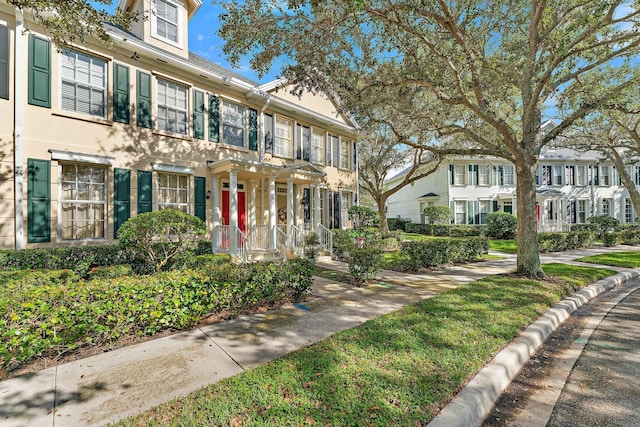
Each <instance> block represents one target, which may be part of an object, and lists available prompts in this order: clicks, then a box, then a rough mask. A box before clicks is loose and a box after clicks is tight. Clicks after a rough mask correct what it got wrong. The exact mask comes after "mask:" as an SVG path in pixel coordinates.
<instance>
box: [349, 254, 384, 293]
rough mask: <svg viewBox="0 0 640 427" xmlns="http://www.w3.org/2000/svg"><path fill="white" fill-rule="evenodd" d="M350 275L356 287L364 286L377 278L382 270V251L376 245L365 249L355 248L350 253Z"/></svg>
mask: <svg viewBox="0 0 640 427" xmlns="http://www.w3.org/2000/svg"><path fill="white" fill-rule="evenodd" d="M347 262H348V263H349V273H351V276H353V279H354V281H355V283H356V285H363V284H365V283H367V282H368V281H370V280H373V279H375V278H376V274H377V273H378V270H380V263H381V254H380V249H379V248H378V247H376V246H375V245H370V246H365V247H363V248H358V247H356V248H353V249H351V251H350V252H349V258H348V259H347Z"/></svg>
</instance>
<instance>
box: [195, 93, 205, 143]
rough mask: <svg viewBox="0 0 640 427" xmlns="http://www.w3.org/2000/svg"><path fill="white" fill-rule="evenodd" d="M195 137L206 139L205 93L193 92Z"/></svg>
mask: <svg viewBox="0 0 640 427" xmlns="http://www.w3.org/2000/svg"><path fill="white" fill-rule="evenodd" d="M193 137H194V138H196V139H204V93H203V92H201V91H199V90H194V91H193Z"/></svg>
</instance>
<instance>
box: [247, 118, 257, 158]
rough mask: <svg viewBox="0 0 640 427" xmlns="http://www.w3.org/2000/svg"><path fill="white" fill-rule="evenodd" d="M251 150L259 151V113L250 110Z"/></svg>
mask: <svg viewBox="0 0 640 427" xmlns="http://www.w3.org/2000/svg"><path fill="white" fill-rule="evenodd" d="M249 150H251V151H258V111H257V110H254V109H253V108H249Z"/></svg>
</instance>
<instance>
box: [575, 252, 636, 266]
mask: <svg viewBox="0 0 640 427" xmlns="http://www.w3.org/2000/svg"><path fill="white" fill-rule="evenodd" d="M576 261H582V262H589V263H592V264H601V265H612V266H615V267H627V268H638V267H640V251H625V252H610V253H606V254H601V255H592V256H586V257H582V258H578V259H576Z"/></svg>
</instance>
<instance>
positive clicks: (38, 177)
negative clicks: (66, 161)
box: [27, 159, 51, 243]
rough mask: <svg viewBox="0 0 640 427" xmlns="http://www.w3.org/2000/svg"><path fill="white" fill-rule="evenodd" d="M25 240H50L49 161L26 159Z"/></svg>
mask: <svg viewBox="0 0 640 427" xmlns="http://www.w3.org/2000/svg"><path fill="white" fill-rule="evenodd" d="M27 174H28V178H27V241H28V242H29V243H37V242H50V241H51V161H50V160H38V159H27Z"/></svg>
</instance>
